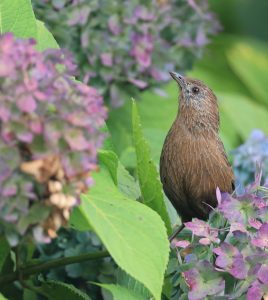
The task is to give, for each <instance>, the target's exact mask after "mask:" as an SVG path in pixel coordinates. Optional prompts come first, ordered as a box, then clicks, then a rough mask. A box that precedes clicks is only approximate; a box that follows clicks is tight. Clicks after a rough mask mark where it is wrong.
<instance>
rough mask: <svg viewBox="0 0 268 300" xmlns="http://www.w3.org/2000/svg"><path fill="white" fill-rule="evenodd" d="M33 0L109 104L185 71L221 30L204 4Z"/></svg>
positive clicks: (152, 0) (40, 15)
mask: <svg viewBox="0 0 268 300" xmlns="http://www.w3.org/2000/svg"><path fill="white" fill-rule="evenodd" d="M32 2H33V5H34V9H35V13H36V15H37V17H38V18H39V19H41V20H43V21H44V22H45V23H46V25H47V26H48V27H49V29H50V31H51V32H52V33H53V35H54V36H55V38H56V40H57V41H58V42H59V44H60V45H61V47H65V48H67V49H70V50H72V52H73V53H74V54H75V57H76V60H77V63H78V65H79V70H80V72H81V73H80V74H79V77H80V79H84V80H85V82H87V81H88V79H89V78H91V79H93V80H91V81H90V82H91V83H92V84H95V85H96V86H97V87H100V86H101V87H102V94H103V95H105V96H107V100H109V101H111V102H110V103H111V104H112V105H113V106H118V105H120V104H122V103H123V101H122V100H125V98H126V96H125V95H129V94H132V95H134V93H135V92H136V91H137V90H138V89H145V88H147V87H151V86H159V82H164V81H166V80H167V79H169V76H168V71H171V70H173V69H180V70H181V71H183V70H186V69H189V68H190V67H191V65H192V62H193V61H194V60H195V59H196V58H199V57H200V56H201V54H202V49H203V47H204V46H205V45H206V44H207V43H208V42H209V37H210V36H212V35H214V34H215V33H216V32H218V31H219V29H220V26H219V24H218V22H217V20H216V19H215V16H214V15H213V14H212V13H211V12H210V11H209V8H208V3H207V0H202V1H183V0H169V1H159V0H150V1H146V2H144V1H141V0H137V1H130V0H120V1H95V0H91V1H87V0H79V1H69V0H61V1H60V3H58V1H54V0H42V1H40V0H33V1H32ZM193 3H194V4H193Z"/></svg>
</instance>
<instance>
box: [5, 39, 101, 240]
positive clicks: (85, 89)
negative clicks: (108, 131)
mask: <svg viewBox="0 0 268 300" xmlns="http://www.w3.org/2000/svg"><path fill="white" fill-rule="evenodd" d="M0 57H1V61H0V89H1V94H0V137H1V138H0V174H1V175H0V197H1V200H0V218H1V220H2V223H3V224H4V226H5V230H6V231H7V235H8V237H9V238H10V242H11V243H12V244H16V242H17V239H18V234H25V233H26V232H33V233H34V235H35V237H36V238H37V239H39V240H40V239H41V240H42V241H49V240H50V238H51V237H55V236H56V231H57V229H58V228H59V227H60V226H61V225H63V224H66V222H67V221H68V219H69V215H70V210H71V208H72V207H73V206H74V205H77V204H78V203H79V194H80V193H81V192H83V191H86V190H87V189H88V188H89V187H90V185H91V184H92V179H91V176H90V173H91V172H92V171H94V170H96V168H97V164H96V154H97V150H98V148H99V147H100V146H101V144H102V140H103V137H104V136H103V134H102V133H100V128H101V127H102V126H103V125H104V119H105V117H106V109H105V108H104V106H103V102H102V97H101V96H100V95H99V94H98V92H97V91H96V89H95V88H92V87H89V86H87V85H84V84H82V83H79V82H77V81H75V80H74V79H72V77H71V76H73V75H74V71H75V67H74V64H73V62H72V60H71V57H70V55H69V54H68V53H67V52H65V51H61V50H52V49H50V50H46V51H44V52H43V53H39V52H38V51H37V50H36V49H35V41H33V40H19V39H15V38H14V36H13V35H12V34H10V33H8V34H5V35H3V36H1V37H0ZM1 226H2V225H1Z"/></svg>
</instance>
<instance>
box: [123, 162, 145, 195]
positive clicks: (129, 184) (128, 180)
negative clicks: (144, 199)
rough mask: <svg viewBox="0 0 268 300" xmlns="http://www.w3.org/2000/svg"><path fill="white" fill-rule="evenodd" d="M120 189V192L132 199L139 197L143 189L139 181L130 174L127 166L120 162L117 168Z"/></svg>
mask: <svg viewBox="0 0 268 300" xmlns="http://www.w3.org/2000/svg"><path fill="white" fill-rule="evenodd" d="M117 178H118V189H119V190H120V192H121V193H122V194H124V195H126V196H127V197H129V198H131V199H138V198H140V196H141V191H140V187H139V184H138V182H136V181H135V179H134V178H133V177H132V176H131V175H130V174H129V172H128V171H127V170H126V169H125V167H124V166H123V165H122V164H121V163H120V161H119V164H118V169H117Z"/></svg>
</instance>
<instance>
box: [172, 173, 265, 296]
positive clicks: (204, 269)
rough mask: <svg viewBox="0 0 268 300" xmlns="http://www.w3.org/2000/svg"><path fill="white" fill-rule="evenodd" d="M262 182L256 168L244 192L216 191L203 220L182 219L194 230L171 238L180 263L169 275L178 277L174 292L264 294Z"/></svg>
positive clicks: (227, 294) (182, 293)
mask: <svg viewBox="0 0 268 300" xmlns="http://www.w3.org/2000/svg"><path fill="white" fill-rule="evenodd" d="M261 182H262V180H261V172H260V170H258V172H257V173H256V176H255V182H253V183H251V184H250V185H249V186H248V187H246V189H245V192H244V194H240V195H239V196H238V195H235V194H233V195H230V194H226V193H222V194H221V193H220V191H219V190H217V191H215V192H216V194H217V199H218V202H219V206H218V208H216V209H215V210H213V211H212V212H211V214H210V216H209V220H208V222H204V221H201V220H197V219H194V220H193V221H192V222H187V223H185V227H186V228H187V229H189V230H190V231H191V232H192V233H193V235H190V236H189V235H188V238H187V232H186V233H185V234H184V235H183V240H182V241H177V242H175V243H174V246H175V247H176V248H175V250H176V255H177V257H178V264H179V267H178V268H177V271H174V273H173V275H174V279H176V278H182V279H181V280H177V281H174V282H175V286H174V290H175V291H176V297H177V296H178V297H179V299H193V300H197V299H205V298H206V297H208V298H209V299H210V297H211V299H214V298H217V297H223V298H224V299H225V298H226V299H244V298H245V299H248V300H253V299H254V300H257V299H260V300H261V299H262V297H263V296H264V295H266V294H267V292H268V222H267V216H268V200H267V199H268V188H267V187H265V186H261V185H260V183H261ZM200 237H202V238H206V239H208V241H209V242H208V243H206V242H205V243H202V242H200V241H201V240H202V239H201V240H200ZM215 241H217V243H215ZM192 257H193V258H194V259H191V258H192ZM174 294H175V292H174ZM178 297H177V299H178ZM180 297H181V298H180ZM174 299H175V298H174Z"/></svg>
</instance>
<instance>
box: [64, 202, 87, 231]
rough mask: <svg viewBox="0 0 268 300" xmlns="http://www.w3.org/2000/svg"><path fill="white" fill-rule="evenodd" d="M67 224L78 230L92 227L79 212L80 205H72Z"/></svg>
mask: <svg viewBox="0 0 268 300" xmlns="http://www.w3.org/2000/svg"><path fill="white" fill-rule="evenodd" d="M69 224H70V225H71V227H72V228H74V229H76V230H79V231H88V230H92V227H91V225H90V223H89V221H88V219H87V218H86V217H85V216H84V214H83V213H82V212H81V210H80V207H79V206H78V207H74V209H73V210H72V213H71V217H70V220H69Z"/></svg>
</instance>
